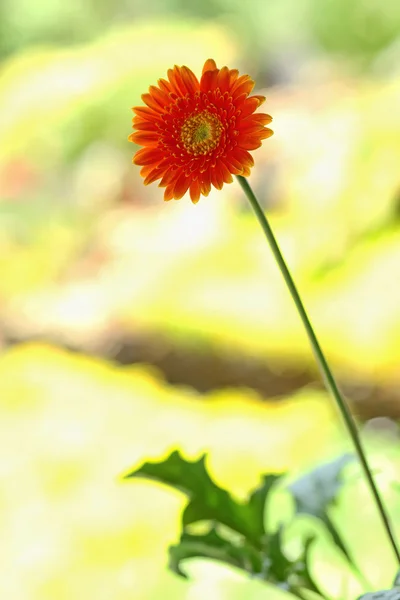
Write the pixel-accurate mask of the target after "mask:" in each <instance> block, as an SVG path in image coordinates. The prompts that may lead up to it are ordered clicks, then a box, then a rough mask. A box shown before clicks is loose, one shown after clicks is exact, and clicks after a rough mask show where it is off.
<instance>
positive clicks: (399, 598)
mask: <svg viewBox="0 0 400 600" xmlns="http://www.w3.org/2000/svg"><path fill="white" fill-rule="evenodd" d="M358 600H400V587H395V588H393V589H392V590H382V591H381V592H371V593H369V594H363V595H362V596H360V597H359V598H358Z"/></svg>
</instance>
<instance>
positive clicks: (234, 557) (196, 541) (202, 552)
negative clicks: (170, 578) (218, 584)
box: [169, 527, 262, 578]
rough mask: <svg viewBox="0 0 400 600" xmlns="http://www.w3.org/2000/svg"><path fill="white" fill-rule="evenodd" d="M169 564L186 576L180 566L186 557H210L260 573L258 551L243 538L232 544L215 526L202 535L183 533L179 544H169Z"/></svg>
mask: <svg viewBox="0 0 400 600" xmlns="http://www.w3.org/2000/svg"><path fill="white" fill-rule="evenodd" d="M169 553H170V562H169V566H170V569H171V570H172V571H174V572H175V573H177V574H178V575H180V576H182V577H185V578H186V577H187V575H186V573H185V572H184V571H183V570H182V568H181V562H182V561H183V560H186V559H187V558H199V557H203V558H210V559H213V560H218V561H221V562H224V563H226V564H230V565H232V566H235V567H237V568H239V569H242V570H244V571H246V572H247V573H250V574H252V575H254V574H256V573H260V572H261V569H262V564H261V560H260V556H259V553H258V552H257V551H256V550H254V548H253V547H251V546H249V545H248V544H246V542H245V540H243V542H242V543H241V544H240V545H239V546H236V545H234V544H233V543H232V542H231V541H230V540H227V539H225V538H224V537H223V536H222V535H220V534H219V533H218V532H217V529H216V528H215V527H211V529H210V530H209V531H208V532H207V533H205V534H204V535H197V534H192V533H187V532H186V533H183V534H182V536H181V539H180V542H179V544H177V545H176V546H170V549H169Z"/></svg>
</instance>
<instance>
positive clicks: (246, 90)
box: [232, 77, 255, 98]
mask: <svg viewBox="0 0 400 600" xmlns="http://www.w3.org/2000/svg"><path fill="white" fill-rule="evenodd" d="M238 81H239V79H238ZM254 85H255V84H254V81H253V80H252V79H250V77H248V78H247V79H246V80H245V81H243V82H242V83H241V84H240V85H237V82H236V83H235V84H234V86H233V88H235V89H232V96H233V98H238V97H239V96H240V94H246V95H248V94H250V93H251V91H252V89H253V88H254Z"/></svg>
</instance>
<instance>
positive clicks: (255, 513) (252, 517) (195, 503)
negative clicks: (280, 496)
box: [127, 451, 280, 549]
mask: <svg viewBox="0 0 400 600" xmlns="http://www.w3.org/2000/svg"><path fill="white" fill-rule="evenodd" d="M205 458H206V457H205V455H203V456H202V457H201V458H200V459H199V460H197V461H193V462H192V461H188V460H185V459H184V458H183V457H182V456H181V455H180V453H179V452H178V451H175V452H172V454H170V456H169V457H168V458H167V459H166V460H164V461H162V462H158V463H157V462H146V463H144V464H143V465H142V466H141V467H140V468H139V469H137V470H136V471H133V472H132V473H130V474H129V475H127V477H146V478H149V479H154V480H156V481H159V482H161V483H165V484H167V485H171V486H173V487H175V488H177V489H179V490H181V491H182V492H183V493H184V494H186V495H187V496H188V497H189V498H190V501H189V503H188V505H187V507H186V509H185V510H184V512H183V516H182V522H183V525H184V526H186V525H189V524H191V523H195V522H197V521H203V520H211V521H217V522H219V523H222V524H223V525H226V526H227V527H229V528H231V529H232V530H234V531H236V532H238V533H240V534H242V535H243V536H244V538H245V539H246V540H248V541H249V542H250V543H251V544H252V545H253V546H254V547H255V548H258V549H261V548H262V542H263V537H264V536H265V528H264V505H265V501H266V499H267V496H268V494H269V492H270V490H271V488H272V486H273V484H274V483H275V482H276V481H277V479H279V477H280V476H279V475H267V476H265V477H264V479H263V483H262V485H261V486H260V487H259V488H257V490H255V491H254V492H253V494H252V495H251V496H250V498H249V500H248V502H247V503H239V502H238V501H236V500H234V499H233V498H232V496H231V495H230V494H229V493H228V492H227V491H226V490H224V489H222V488H220V487H219V486H218V485H217V484H216V483H215V482H214V481H213V480H212V479H211V477H210V475H209V474H208V472H207V469H206V466H205Z"/></svg>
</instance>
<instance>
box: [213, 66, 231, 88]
mask: <svg viewBox="0 0 400 600" xmlns="http://www.w3.org/2000/svg"><path fill="white" fill-rule="evenodd" d="M216 87H217V88H219V89H220V90H221V93H222V94H223V93H224V92H227V91H228V90H229V88H230V71H229V69H228V67H222V69H221V70H220V71H219V73H218V77H217V85H216Z"/></svg>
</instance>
